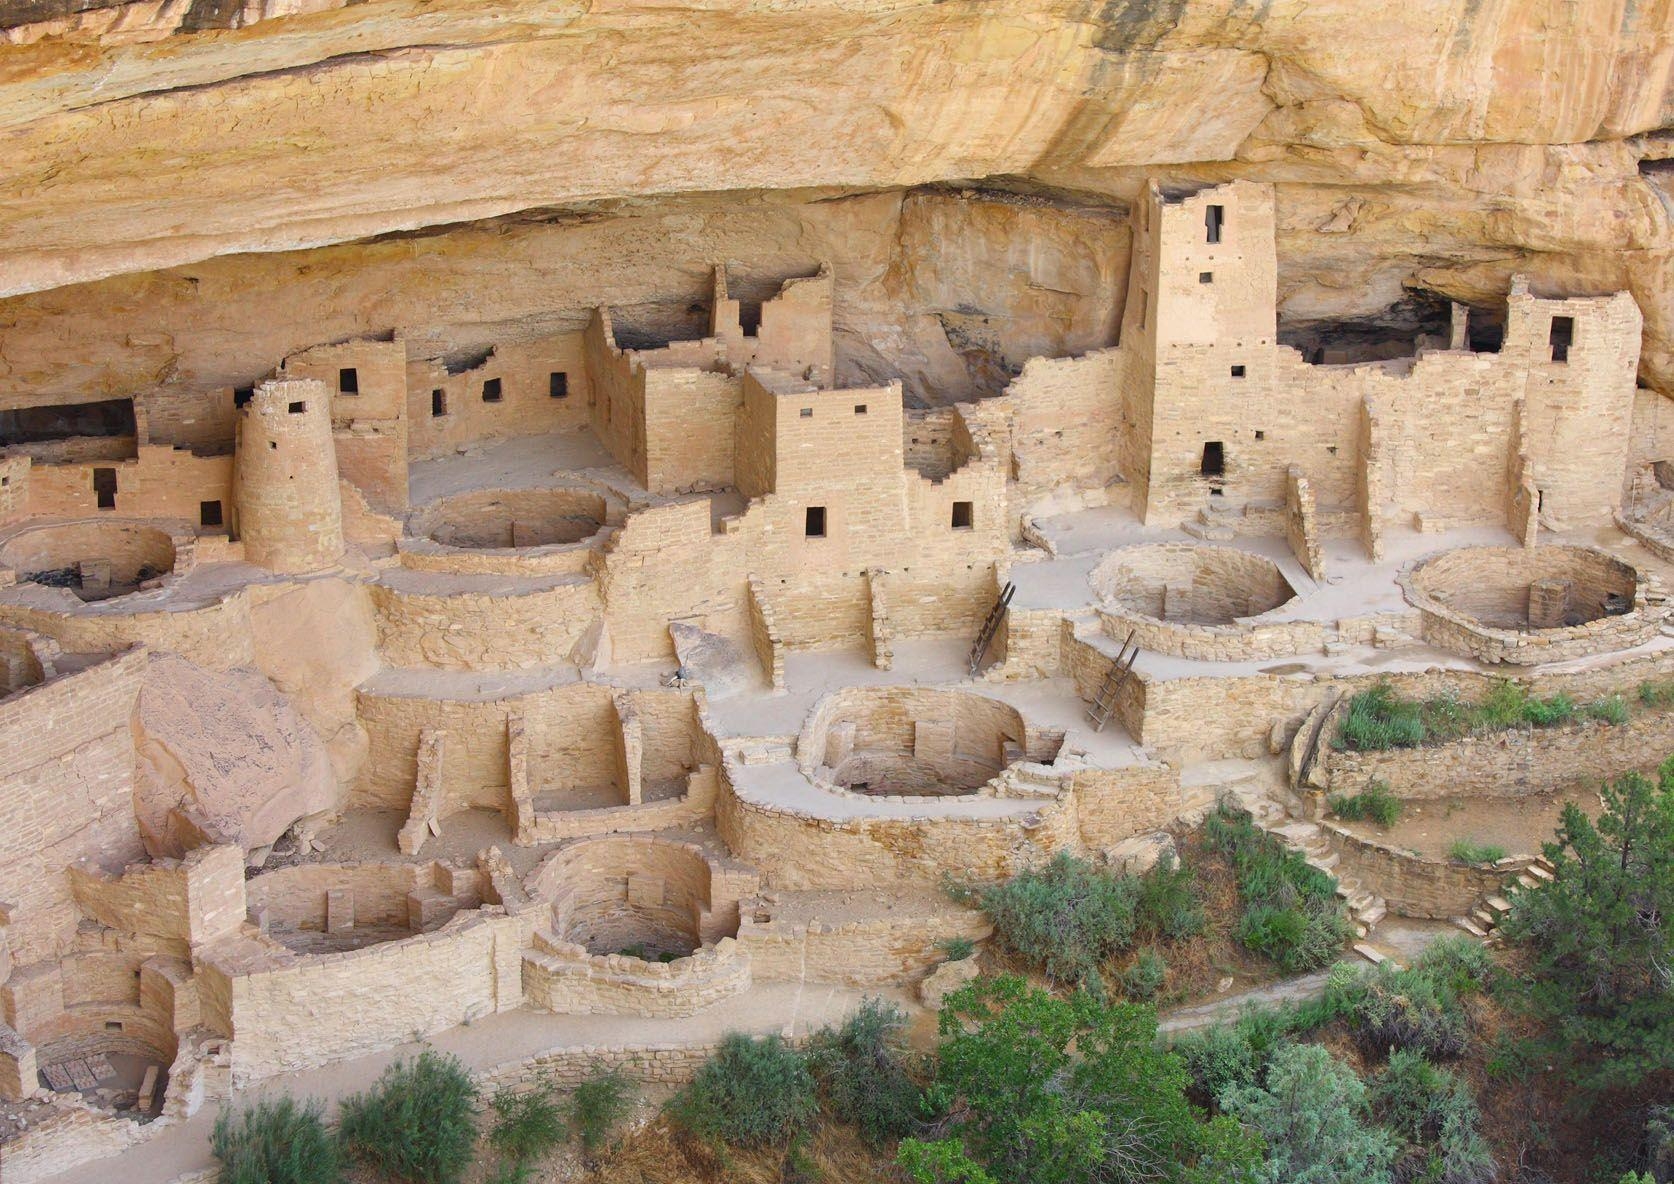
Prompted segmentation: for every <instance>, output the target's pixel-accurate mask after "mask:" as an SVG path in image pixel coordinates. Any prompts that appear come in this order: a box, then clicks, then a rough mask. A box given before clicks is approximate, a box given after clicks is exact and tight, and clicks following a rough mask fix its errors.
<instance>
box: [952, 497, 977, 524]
mask: <svg viewBox="0 0 1674 1184" xmlns="http://www.w3.org/2000/svg"><path fill="white" fill-rule="evenodd" d="M972 506H973V503H971V502H954V503H953V529H954V530H969V529H971V524H972V522H973V520H974V515H973V514H972Z"/></svg>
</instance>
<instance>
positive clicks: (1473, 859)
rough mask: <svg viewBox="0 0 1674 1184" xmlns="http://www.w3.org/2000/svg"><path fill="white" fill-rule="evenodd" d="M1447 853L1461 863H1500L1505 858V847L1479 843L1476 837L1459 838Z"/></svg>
mask: <svg viewBox="0 0 1674 1184" xmlns="http://www.w3.org/2000/svg"><path fill="white" fill-rule="evenodd" d="M1447 853H1448V854H1449V855H1451V856H1452V857H1453V858H1454V859H1455V860H1457V861H1458V862H1460V863H1470V864H1478V863H1498V862H1499V861H1500V860H1502V859H1504V858H1505V848H1504V847H1499V846H1496V845H1494V844H1493V843H1479V842H1477V841H1476V840H1475V839H1465V838H1459V839H1454V840H1453V845H1452V846H1450V847H1449V848H1448V849H1447Z"/></svg>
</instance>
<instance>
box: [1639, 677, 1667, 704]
mask: <svg viewBox="0 0 1674 1184" xmlns="http://www.w3.org/2000/svg"><path fill="white" fill-rule="evenodd" d="M1639 701H1640V702H1641V703H1643V704H1644V705H1645V706H1646V707H1667V706H1668V705H1669V704H1671V703H1674V679H1667V680H1665V681H1663V682H1642V683H1640V684H1639Z"/></svg>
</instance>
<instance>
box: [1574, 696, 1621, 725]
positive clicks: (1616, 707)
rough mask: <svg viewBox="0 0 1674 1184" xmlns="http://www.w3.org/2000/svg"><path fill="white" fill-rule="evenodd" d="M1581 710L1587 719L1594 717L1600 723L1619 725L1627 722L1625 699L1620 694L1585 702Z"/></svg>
mask: <svg viewBox="0 0 1674 1184" xmlns="http://www.w3.org/2000/svg"><path fill="white" fill-rule="evenodd" d="M1583 710H1584V714H1585V715H1586V716H1587V718H1588V719H1596V720H1599V721H1601V722H1602V723H1607V724H1616V725H1620V724H1625V723H1627V722H1628V705H1627V700H1626V699H1624V698H1622V697H1621V696H1620V695H1610V696H1608V697H1606V698H1603V699H1598V700H1595V701H1594V702H1592V703H1589V704H1587V706H1586V707H1585V708H1584V709H1583Z"/></svg>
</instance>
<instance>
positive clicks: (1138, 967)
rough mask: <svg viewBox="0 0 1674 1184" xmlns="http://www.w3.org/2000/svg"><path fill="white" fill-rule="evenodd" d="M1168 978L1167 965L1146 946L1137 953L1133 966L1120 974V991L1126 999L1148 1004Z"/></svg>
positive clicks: (1159, 955)
mask: <svg viewBox="0 0 1674 1184" xmlns="http://www.w3.org/2000/svg"><path fill="white" fill-rule="evenodd" d="M1167 978H1168V963H1167V962H1166V961H1164V960H1163V956H1162V955H1161V954H1159V953H1157V951H1156V950H1154V949H1152V948H1151V947H1149V946H1147V947H1145V948H1144V949H1143V950H1140V951H1139V956H1138V957H1137V958H1135V959H1134V960H1133V964H1132V965H1131V966H1129V967H1128V968H1127V969H1126V970H1124V971H1123V972H1122V990H1123V991H1125V992H1127V995H1128V998H1130V999H1137V1000H1138V1001H1140V1002H1141V1003H1149V1002H1150V1001H1151V1000H1153V999H1155V998H1156V997H1157V994H1158V993H1159V992H1160V991H1161V990H1162V989H1163V983H1164V982H1165V981H1166V980H1167Z"/></svg>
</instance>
